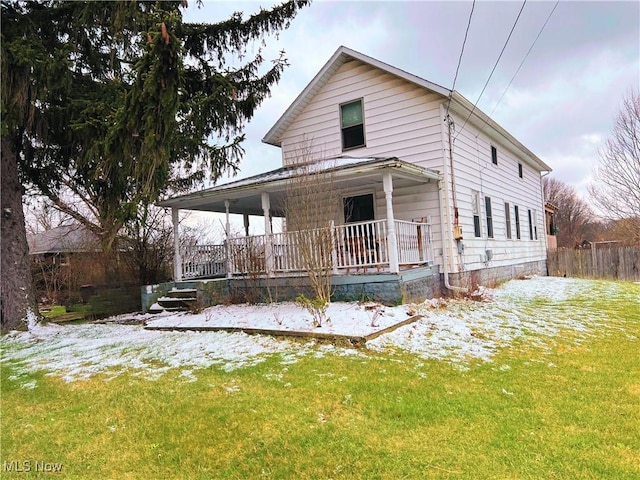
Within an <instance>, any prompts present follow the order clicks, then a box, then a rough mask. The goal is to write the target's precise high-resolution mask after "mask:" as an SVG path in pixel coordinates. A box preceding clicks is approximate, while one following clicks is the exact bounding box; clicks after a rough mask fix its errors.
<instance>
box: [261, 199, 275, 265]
mask: <svg viewBox="0 0 640 480" xmlns="http://www.w3.org/2000/svg"><path fill="white" fill-rule="evenodd" d="M270 209H271V201H270V199H269V192H262V213H263V215H264V233H265V238H266V241H265V244H264V265H265V269H266V270H267V275H269V276H270V277H271V276H273V267H274V261H273V236H272V234H271V233H272V232H271V215H270V212H269V210H270Z"/></svg>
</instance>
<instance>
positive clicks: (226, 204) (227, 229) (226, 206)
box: [224, 199, 231, 238]
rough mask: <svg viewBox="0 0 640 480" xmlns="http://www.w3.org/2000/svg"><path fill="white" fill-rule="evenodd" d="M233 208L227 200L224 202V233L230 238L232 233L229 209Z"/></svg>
mask: <svg viewBox="0 0 640 480" xmlns="http://www.w3.org/2000/svg"><path fill="white" fill-rule="evenodd" d="M230 206H231V202H230V201H229V200H228V199H227V200H225V201H224V213H225V222H224V233H225V235H226V236H227V238H229V234H230V233H231V222H229V207H230Z"/></svg>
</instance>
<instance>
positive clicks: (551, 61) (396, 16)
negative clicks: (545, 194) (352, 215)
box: [184, 0, 640, 199]
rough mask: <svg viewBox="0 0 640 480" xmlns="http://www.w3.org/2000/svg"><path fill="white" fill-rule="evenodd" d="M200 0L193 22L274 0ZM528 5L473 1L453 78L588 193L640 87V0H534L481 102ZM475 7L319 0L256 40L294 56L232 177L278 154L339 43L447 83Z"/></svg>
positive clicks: (274, 160)
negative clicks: (300, 103) (278, 128)
mask: <svg viewBox="0 0 640 480" xmlns="http://www.w3.org/2000/svg"><path fill="white" fill-rule="evenodd" d="M195 3H196V2H195V1H192V2H190V5H189V7H188V8H187V9H186V10H185V13H184V20H185V21H187V22H217V21H220V20H223V19H225V18H227V17H228V16H229V15H230V14H231V13H233V12H235V11H241V12H243V13H244V14H245V16H248V15H249V14H251V13H253V12H256V11H258V10H259V8H260V7H264V8H268V7H270V6H271V5H273V3H274V2H268V1H266V2H262V3H258V2H248V1H247V2H242V1H241V2H238V1H236V2H224V1H215V2H214V1H205V2H204V5H203V6H202V7H201V8H197V6H196V5H195ZM522 5H523V4H522V2H520V1H517V2H511V1H509V2H486V1H477V2H476V4H475V6H474V9H473V15H472V16H471V23H470V27H469V32H468V37H467V41H466V44H465V49H464V53H463V55H462V60H461V63H460V68H459V73H458V76H457V79H456V83H455V89H456V90H457V91H458V92H460V93H461V94H462V95H464V96H465V97H466V98H467V99H468V100H469V101H471V102H472V103H476V101H477V102H478V108H480V109H481V110H482V111H484V112H485V113H487V114H490V115H491V116H492V117H493V118H494V120H496V121H497V122H498V123H499V124H500V125H501V126H502V127H504V128H505V129H506V130H507V131H508V132H510V133H511V134H512V135H514V136H515V137H516V138H517V139H518V140H520V141H521V142H522V143H523V144H524V145H525V146H526V147H527V148H529V149H530V150H531V151H533V152H534V153H535V154H536V155H537V156H538V157H540V158H541V159H542V160H543V161H544V162H545V163H547V164H548V165H550V166H551V168H552V169H553V172H552V173H551V176H553V177H555V178H558V179H559V180H562V181H563V182H565V183H568V184H569V185H572V186H573V187H575V188H576V190H577V192H578V193H579V194H580V195H581V196H583V198H585V199H586V198H587V192H586V187H587V185H588V184H589V183H590V182H591V181H592V171H593V168H594V166H595V165H596V164H597V161H598V158H599V153H598V152H599V150H601V149H602V147H603V144H604V141H605V140H606V138H607V137H608V136H609V135H610V133H611V130H612V128H613V124H614V121H615V117H616V115H617V113H618V112H619V110H620V105H621V102H622V99H623V97H624V96H625V95H629V94H630V93H631V92H632V91H636V92H637V91H638V90H640V2H609V1H607V2H574V1H566V0H562V1H560V2H559V3H558V5H557V8H556V9H555V11H553V14H552V15H551V17H550V18H549V15H550V14H551V12H552V10H553V9H554V6H555V5H556V2H555V1H536V2H533V1H527V2H526V4H525V5H524V9H523V10H522V13H521V14H520V18H519V20H518V23H517V24H516V26H515V28H514V30H513V33H512V35H511V38H510V40H509V42H508V43H507V44H506V47H505V49H504V53H503V55H502V57H501V59H500V62H499V63H498V64H497V67H496V69H495V72H494V74H493V76H492V77H491V80H490V82H489V83H488V85H487V87H486V89H485V91H484V93H483V94H482V96H481V97H480V99H479V101H478V97H479V95H480V93H481V91H482V89H483V87H484V85H485V83H486V82H487V79H488V78H489V76H490V74H491V71H492V69H493V68H494V65H495V64H496V61H497V59H498V56H499V55H500V52H501V50H502V49H503V47H504V46H505V42H506V40H507V37H508V36H509V32H510V30H511V29H512V27H513V25H514V22H515V21H516V17H517V16H518V13H519V11H520V9H521V8H522ZM471 9H472V2H462V1H461V2H436V1H427V2H424V1H422V2H417V1H384V2H363V1H352V2H345V1H315V2H314V3H312V4H311V5H310V6H309V7H306V8H304V9H303V10H301V11H300V13H299V14H298V16H297V17H296V18H295V19H294V20H293V21H292V23H291V26H290V27H289V28H288V29H287V30H285V31H283V32H281V33H280V34H279V35H278V36H277V37H267V38H265V46H264V47H263V46H262V45H261V44H260V43H257V44H255V45H250V46H249V49H248V52H247V53H248V55H251V54H255V53H257V52H258V51H259V49H260V48H262V54H263V55H264V56H265V58H267V59H275V58H277V56H278V52H280V51H281V50H284V51H285V52H286V55H285V56H286V58H287V60H288V62H289V64H290V66H289V67H288V68H287V69H286V70H285V72H284V73H283V75H282V78H281V80H280V82H279V83H278V84H277V85H276V86H274V87H273V89H272V96H271V97H270V98H269V99H267V100H266V101H265V102H264V103H263V104H262V105H261V106H260V107H259V108H258V110H257V111H256V113H255V115H254V118H253V119H252V120H251V122H250V123H249V124H248V125H247V128H246V137H247V140H246V142H245V144H244V148H245V152H246V153H245V156H244V159H243V161H242V162H241V163H240V173H239V174H238V176H237V177H236V178H243V177H247V176H250V175H254V174H257V173H261V172H264V171H267V170H271V169H275V168H278V167H279V166H280V165H281V152H280V149H279V148H277V147H274V146H271V145H266V144H263V143H262V142H261V139H262V138H263V136H264V135H265V134H266V133H267V131H268V130H269V129H270V128H271V127H272V126H273V124H274V123H275V122H276V121H277V120H278V119H279V118H280V116H281V115H282V113H284V111H285V110H286V108H287V107H288V106H289V105H290V104H291V103H292V102H293V100H294V99H295V98H296V97H297V96H298V94H299V93H300V92H301V91H302V90H303V89H304V88H305V87H306V85H307V84H308V83H309V82H310V81H311V79H312V78H313V77H314V75H315V74H316V73H317V72H318V71H319V70H320V69H321V68H322V66H323V65H324V64H325V63H326V62H327V61H328V60H329V58H330V57H331V55H333V53H334V52H335V51H336V49H337V48H338V47H339V46H341V45H344V46H346V47H349V48H351V49H354V50H356V51H359V52H361V53H363V54H365V55H368V56H370V57H373V58H375V59H377V60H380V61H383V62H385V63H388V64H390V65H392V66H394V67H398V68H401V69H403V70H405V71H407V72H409V73H412V74H414V75H417V76H419V77H422V78H424V79H426V80H429V81H431V82H434V83H437V84H439V85H442V86H444V87H446V88H451V87H452V86H453V82H454V76H455V72H456V66H457V64H458V59H459V58H460V53H461V50H462V44H463V39H464V35H465V30H466V28H467V24H468V21H469V16H470V13H471ZM547 18H549V20H548V23H547V25H546V27H545V28H544V30H543V31H542V33H541V34H540V36H539V38H538V40H537V42H536V43H535V45H534V46H533V48H532V50H531V51H530V53H529V55H528V56H527V51H528V50H529V49H530V48H531V46H532V44H533V43H534V40H535V39H536V36H537V35H538V34H539V33H540V31H541V29H542V27H543V25H544V23H545V21H546V20H547ZM525 56H526V60H525V62H524V64H522V67H521V68H520V70H519V72H518V74H517V75H516V76H515V78H514V74H515V73H516V71H517V70H518V67H519V65H520V64H521V62H522V61H523V59H525ZM232 65H233V64H232ZM238 65H239V63H237V64H236V66H238ZM507 87H508V88H507ZM505 89H507V90H506V93H504V92H505ZM503 93H504V96H503ZM501 97H502V99H501V100H500V98H501ZM499 100H500V101H499ZM498 102H499V103H498ZM491 112H493V113H491ZM224 181H226V180H222V182H224Z"/></svg>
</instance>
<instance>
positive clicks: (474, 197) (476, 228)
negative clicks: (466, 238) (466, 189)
mask: <svg viewBox="0 0 640 480" xmlns="http://www.w3.org/2000/svg"><path fill="white" fill-rule="evenodd" d="M471 210H472V211H473V235H474V236H475V237H479V236H480V235H481V233H480V192H476V191H475V190H471Z"/></svg>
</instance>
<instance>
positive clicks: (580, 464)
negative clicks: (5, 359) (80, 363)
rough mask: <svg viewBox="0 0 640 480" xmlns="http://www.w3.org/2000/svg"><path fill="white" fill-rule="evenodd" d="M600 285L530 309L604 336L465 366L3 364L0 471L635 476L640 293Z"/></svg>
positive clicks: (412, 361) (399, 362)
mask: <svg viewBox="0 0 640 480" xmlns="http://www.w3.org/2000/svg"><path fill="white" fill-rule="evenodd" d="M597 288H598V292H592V293H593V294H590V295H588V296H584V297H580V298H575V299H571V300H570V301H567V302H556V303H554V304H553V305H551V304H550V302H545V301H543V300H536V302H534V303H535V304H536V305H535V306H534V307H535V308H550V309H551V308H556V309H557V311H558V312H563V311H575V310H576V309H577V310H579V311H580V312H583V311H584V312H587V311H589V312H591V314H593V315H596V316H601V317H602V318H603V321H604V322H605V323H607V325H609V327H607V328H603V329H602V330H601V331H596V332H594V334H593V335H590V336H588V337H587V339H586V340H582V341H580V342H577V341H576V338H575V334H574V333H572V332H570V331H567V332H563V334H561V335H559V336H558V337H556V338H555V339H553V341H547V343H546V344H545V346H544V348H543V347H542V346H538V347H533V346H531V344H529V343H527V342H519V344H518V345H517V346H514V347H512V348H509V349H505V350H503V351H502V352H500V353H499V354H498V355H497V356H496V357H494V358H493V361H492V362H490V363H480V362H478V363H471V364H469V365H468V367H469V368H460V366H458V365H455V364H450V363H447V362H443V361H425V360H421V359H419V358H417V357H415V356H411V355H405V354H369V355H367V356H366V357H338V356H325V357H324V358H314V357H313V356H305V357H302V358H300V359H299V360H298V361H297V362H296V363H294V364H291V365H284V364H283V363H282V362H281V358H280V357H278V356H273V357H271V358H270V359H268V360H267V361H266V362H264V363H262V364H259V365H257V366H254V367H247V368H243V369H240V370H236V371H233V372H225V371H223V370H221V369H218V368H210V369H206V370H198V371H196V372H195V375H196V377H197V381H195V382H188V381H186V380H185V378H184V377H180V375H179V372H178V371H172V372H170V373H168V374H165V375H164V376H162V377H161V378H160V379H158V380H155V381H150V380H145V379H142V378H140V377H137V376H135V375H134V374H133V372H132V373H130V374H126V375H122V376H119V377H116V378H114V379H111V380H108V381H107V380H106V377H104V376H102V377H101V376H98V377H94V378H92V379H90V380H86V381H77V382H74V383H65V382H64V381H62V380H60V379H59V378H57V377H54V376H46V375H45V374H43V373H28V374H26V375H25V374H24V373H22V372H20V376H19V379H17V378H15V374H16V373H17V371H16V368H17V367H16V366H14V365H12V364H11V363H5V364H4V365H3V368H2V372H1V374H2V453H1V458H0V462H5V461H9V462H10V461H19V462H22V461H25V460H27V461H35V460H39V461H45V462H49V463H63V464H64V466H63V471H62V473H60V474H56V475H55V478H79V479H80V478H82V479H84V478H114V479H115V478H118V479H120V478H125V479H128V478H130V479H137V478H140V479H148V478H187V479H192V478H193V479H212V478H220V479H249V478H251V479H253V478H295V479H321V478H322V479H324V478H335V479H338V478H345V479H399V478H407V479H422V478H442V479H637V478H640V433H639V432H640V354H639V352H640V318H639V315H640V314H639V313H638V299H639V298H640V286H639V285H633V284H618V285H616V286H612V284H609V283H607V282H602V283H599V284H598V287H597ZM595 293H599V294H595ZM604 293H607V295H608V296H604ZM32 380H35V381H36V387H35V388H33V389H25V388H23V385H24V383H25V382H28V381H32ZM3 466H4V465H0V468H2V467H3ZM0 476H2V478H53V477H54V475H53V474H44V473H40V474H37V473H34V472H31V473H30V474H29V476H28V477H27V476H25V474H24V473H8V472H6V471H2V474H1V475H0Z"/></svg>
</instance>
